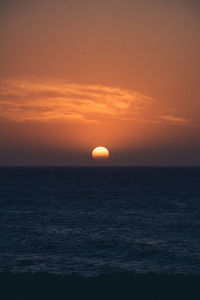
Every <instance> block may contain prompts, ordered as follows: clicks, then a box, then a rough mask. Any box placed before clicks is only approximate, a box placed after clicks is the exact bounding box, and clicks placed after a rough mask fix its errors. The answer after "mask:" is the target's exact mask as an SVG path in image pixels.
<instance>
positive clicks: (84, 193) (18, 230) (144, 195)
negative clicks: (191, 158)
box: [0, 167, 200, 276]
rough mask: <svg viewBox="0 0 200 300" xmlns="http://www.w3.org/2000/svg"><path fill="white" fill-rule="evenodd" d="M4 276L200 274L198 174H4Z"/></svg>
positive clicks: (0, 240)
mask: <svg viewBox="0 0 200 300" xmlns="http://www.w3.org/2000/svg"><path fill="white" fill-rule="evenodd" d="M0 271H12V272H25V271H28V272H38V271H45V272H50V273H59V274H71V273H76V274H81V275H86V276H94V275H98V274H100V273H107V272H124V271H135V272H138V273H140V272H148V271H152V272H167V273H186V274H189V273H190V274H200V168H126V167H116V168H104V167H102V168H101V167H99V168H95V167H92V168H87V167H82V168H56V167H55V168H39V167H38V168H11V167H9V168H3V167H1V168H0Z"/></svg>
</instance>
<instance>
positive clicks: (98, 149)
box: [92, 147, 109, 158]
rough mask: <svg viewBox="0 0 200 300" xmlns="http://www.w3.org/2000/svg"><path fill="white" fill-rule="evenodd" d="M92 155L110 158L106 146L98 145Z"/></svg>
mask: <svg viewBox="0 0 200 300" xmlns="http://www.w3.org/2000/svg"><path fill="white" fill-rule="evenodd" d="M92 157H93V158H108V157H109V151H108V150H107V149H106V148H105V147H96V148H95V149H94V150H93V151H92Z"/></svg>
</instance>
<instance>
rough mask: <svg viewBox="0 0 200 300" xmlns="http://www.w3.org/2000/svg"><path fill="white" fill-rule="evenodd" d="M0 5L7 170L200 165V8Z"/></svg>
mask: <svg viewBox="0 0 200 300" xmlns="http://www.w3.org/2000/svg"><path fill="white" fill-rule="evenodd" d="M0 5H1V9H0V11H1V12H0V23H1V24H0V37H1V43H0V66H1V68H0V165H93V164H94V162H93V161H92V159H91V151H92V149H93V148H94V147H96V146H105V147H107V148H108V149H109V151H110V158H109V160H108V161H107V162H106V164H108V165H200V139H199V127H200V118H199V111H200V102H199V101H200V85H199V78H200V68H199V65H200V4H199V3H198V1H186V0H185V1H184V0H183V1H181V0H175V1H171V0H168V1H161V0H159V1H158V0H152V1H149V0H148V1H147V0H140V1H139V0H136V1H134V0H133V1H128V0H124V1H121V0H107V1H99V2H97V1H88V0H86V1H81V0H77V1H69V0H68V1H66V0H65V1H64V0H58V1H51V0H48V1H47V0H44V1H37V0H35V1H33V0H30V1H24V0H21V1H15V2H14V1H11V0H8V1H1V4H0Z"/></svg>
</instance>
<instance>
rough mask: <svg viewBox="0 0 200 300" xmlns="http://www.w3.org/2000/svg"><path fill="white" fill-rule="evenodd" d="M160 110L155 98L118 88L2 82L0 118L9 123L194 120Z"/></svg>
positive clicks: (17, 80) (40, 81)
mask: <svg viewBox="0 0 200 300" xmlns="http://www.w3.org/2000/svg"><path fill="white" fill-rule="evenodd" d="M159 110H160V108H159V105H158V102H157V101H155V100H154V99H153V98H151V97H149V96H147V95H144V94H141V93H138V92H136V91H133V90H126V89H121V88H118V87H109V86H103V85H89V84H72V83H69V82H66V81H64V80H58V79H54V80H53V79H51V80H50V79H43V78H39V79H27V78H26V79H25V78H9V79H2V80H0V118H1V119H5V120H9V121H16V122H24V121H39V122H60V121H62V122H63V121H64V122H85V123H100V122H102V121H104V120H107V119H109V120H110V119H112V120H113V119H118V120H120V121H136V122H142V123H154V124H157V123H170V124H174V125H188V124H190V123H191V120H190V119H187V118H184V117H179V116H174V115H171V114H167V113H166V114H164V113H163V112H164V111H165V110H163V109H162V113H161V114H160V112H159ZM166 111H167V109H166ZM160 115H161V116H160Z"/></svg>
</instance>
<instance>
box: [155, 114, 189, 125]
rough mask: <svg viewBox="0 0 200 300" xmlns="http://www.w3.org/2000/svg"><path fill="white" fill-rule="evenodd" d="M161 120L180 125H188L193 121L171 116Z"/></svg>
mask: <svg viewBox="0 0 200 300" xmlns="http://www.w3.org/2000/svg"><path fill="white" fill-rule="evenodd" d="M160 119H162V120H165V121H168V122H171V123H178V124H180V125H187V124H189V123H191V122H192V119H189V118H182V117H178V116H171V115H166V116H161V117H160Z"/></svg>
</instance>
